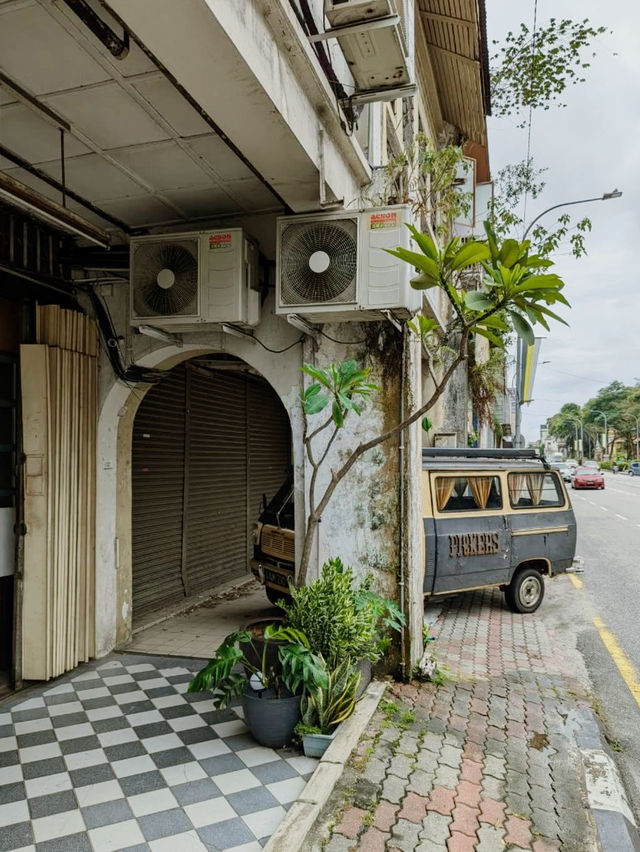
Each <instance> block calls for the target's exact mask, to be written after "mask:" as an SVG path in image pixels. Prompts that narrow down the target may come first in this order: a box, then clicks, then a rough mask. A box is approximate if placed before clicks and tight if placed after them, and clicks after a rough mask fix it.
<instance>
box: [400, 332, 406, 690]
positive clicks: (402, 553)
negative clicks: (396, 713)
mask: <svg viewBox="0 0 640 852" xmlns="http://www.w3.org/2000/svg"><path fill="white" fill-rule="evenodd" d="M406 353H407V327H406V325H403V326H402V369H401V372H400V405H399V409H400V422H401V423H402V421H403V420H404V417H405V405H404V396H405V372H406V368H407V354H406ZM404 442H405V430H404V429H402V431H401V432H400V446H399V447H398V474H399V476H398V479H399V489H400V495H399V498H400V499H399V501H398V502H399V509H398V526H399V542H398V543H399V551H400V579H399V581H398V585H399V586H400V611H401V612H402V613H403V615H405V612H404V605H405V572H406V564H405V563H406V558H405V555H406V547H405V522H404V518H405V499H404V488H405V484H404V468H405V464H404V460H405V454H404V449H405V446H404ZM405 618H406V615H405ZM406 620H407V621H408V619H406ZM405 634H406V627H402V629H401V632H400V654H401V657H400V669H401V672H402V679H403V680H404V679H405V678H406V674H407V650H406V641H405V640H406V635H405Z"/></svg>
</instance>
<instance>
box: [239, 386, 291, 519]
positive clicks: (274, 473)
mask: <svg viewBox="0 0 640 852" xmlns="http://www.w3.org/2000/svg"><path fill="white" fill-rule="evenodd" d="M248 408H249V417H248V427H247V428H248V432H249V525H251V524H252V523H253V522H254V521H256V520H257V518H258V515H259V513H260V508H261V505H262V496H263V494H266V495H267V499H268V500H270V499H271V498H272V497H273V496H274V494H275V493H276V492H277V490H278V489H279V488H280V486H281V485H282V483H283V481H284V479H285V476H286V472H287V466H288V465H289V464H290V463H291V427H290V425H289V417H288V415H287V412H286V410H285V408H284V406H283V405H282V403H281V402H280V399H279V398H278V396H277V395H276V393H275V392H274V391H273V390H272V389H271V388H270V387H269V385H266V384H262V383H260V384H259V383H258V382H250V384H249V396H248Z"/></svg>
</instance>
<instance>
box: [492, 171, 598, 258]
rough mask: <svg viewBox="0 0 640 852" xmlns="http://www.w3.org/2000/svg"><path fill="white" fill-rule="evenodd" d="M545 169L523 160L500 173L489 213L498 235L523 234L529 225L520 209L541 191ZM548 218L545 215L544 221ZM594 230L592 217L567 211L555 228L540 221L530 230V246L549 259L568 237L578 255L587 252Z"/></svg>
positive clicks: (577, 256) (557, 220) (501, 236)
mask: <svg viewBox="0 0 640 852" xmlns="http://www.w3.org/2000/svg"><path fill="white" fill-rule="evenodd" d="M545 171H546V169H536V168H535V167H534V165H533V159H529V160H528V161H526V160H523V161H522V162H520V163H514V164H511V165H508V166H505V167H504V168H503V169H500V171H499V172H498V173H497V175H496V178H495V182H494V186H495V192H494V195H493V198H492V200H491V203H490V208H489V213H490V219H491V225H492V228H493V230H494V232H495V234H496V236H497V237H498V238H500V239H504V238H506V237H508V236H509V235H511V234H522V233H524V231H525V228H526V224H525V221H524V219H523V218H522V216H521V215H520V214H519V212H518V211H520V210H522V209H523V201H524V199H525V198H532V199H536V198H538V196H540V195H541V194H542V191H543V190H544V188H545V183H544V181H543V180H542V175H543V174H544V172H545ZM548 221H549V219H548V218H547V217H545V222H548ZM590 230H591V219H589V218H588V217H584V218H582V219H580V220H578V221H577V222H575V223H574V222H573V220H572V218H571V216H570V215H569V214H568V213H566V212H565V213H562V214H561V215H560V216H558V217H557V219H556V221H555V224H554V225H553V226H552V227H549V226H548V225H545V224H543V223H541V222H538V223H537V224H536V225H535V226H534V227H533V228H532V230H531V234H530V239H531V245H532V246H534V249H535V252H536V253H537V254H538V255H540V256H541V257H542V258H546V257H547V256H548V255H550V254H551V253H552V252H554V251H557V250H558V248H559V246H560V244H561V243H562V241H563V240H564V239H565V238H566V237H567V236H568V238H569V244H570V246H571V253H572V254H573V255H574V257H576V258H579V257H582V256H583V255H584V254H586V249H585V236H586V234H587V232H588V231H590Z"/></svg>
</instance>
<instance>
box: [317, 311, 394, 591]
mask: <svg viewBox="0 0 640 852" xmlns="http://www.w3.org/2000/svg"><path fill="white" fill-rule="evenodd" d="M325 330H326V333H327V334H330V335H331V336H332V337H334V338H336V339H338V340H340V339H341V340H350V341H356V340H357V341H361V342H360V343H359V344H357V345H355V346H353V345H352V346H341V345H339V344H336V343H333V342H332V341H330V340H328V339H327V338H321V343H320V346H319V347H317V346H316V345H315V344H313V343H311V342H309V343H308V344H307V346H306V350H307V352H306V353H305V360H308V361H309V362H311V363H314V364H316V365H318V366H321V367H324V366H327V365H328V364H329V363H331V362H332V361H336V360H344V359H346V358H353V359H355V360H356V361H357V362H358V363H359V364H360V365H362V366H365V365H366V366H369V367H371V381H372V382H373V383H374V384H376V385H378V386H379V388H380V391H379V392H377V393H376V394H375V395H374V396H373V397H372V399H371V400H370V401H369V402H367V403H365V404H364V410H363V412H362V416H361V417H357V415H354V414H353V413H352V414H350V415H349V416H348V418H347V420H346V422H345V427H344V429H343V430H342V431H341V433H340V437H339V438H338V439H337V440H336V441H335V443H334V445H333V446H332V447H331V450H330V452H329V455H328V457H327V459H326V462H325V464H324V465H323V468H322V470H321V471H320V474H319V477H318V485H317V488H316V504H317V501H318V500H319V499H320V497H321V496H322V494H323V492H324V488H325V487H326V485H327V483H328V481H329V478H330V472H331V470H332V469H334V470H335V469H338V468H339V467H340V466H341V465H342V464H343V463H344V462H345V461H346V459H347V458H348V456H349V455H350V452H351V450H353V449H354V448H355V447H356V446H357V445H358V444H359V443H363V442H365V441H368V440H370V439H371V438H373V437H375V436H376V435H378V434H380V433H382V432H384V431H385V430H386V429H388V428H390V427H391V426H394V425H395V424H396V423H397V422H398V417H399V387H400V366H401V347H400V336H399V334H398V332H397V331H396V330H395V329H394V328H393V326H391V325H390V324H389V323H362V324H360V323H350V324H348V325H346V324H342V325H338V324H334V325H327V326H325ZM323 417H326V413H325V412H323V413H321V414H319V415H316V416H315V418H313V419H312V420H311V421H310V423H311V427H312V428H313V425H314V424H315V423H316V422H317V423H320V422H322V418H323ZM304 470H305V475H304V481H305V483H308V482H309V478H310V474H311V467H310V465H309V463H308V462H307V461H306V459H305V462H304ZM398 487H399V468H398V440H397V439H392V440H390V441H387V442H385V443H384V444H381V445H379V446H378V447H375V448H374V449H372V450H370V451H368V452H367V453H365V455H364V456H362V457H361V458H360V459H359V460H358V461H357V462H356V464H355V465H354V467H353V468H352V469H351V470H350V471H349V473H348V474H347V476H346V477H345V479H344V480H343V481H342V482H341V483H340V484H339V485H338V487H337V488H336V491H335V493H334V495H333V498H332V500H331V502H330V503H329V505H328V507H327V509H326V511H325V513H324V515H323V518H322V522H321V524H320V532H319V534H318V536H317V539H316V548H315V552H316V554H317V556H316V566H315V567H316V569H317V568H318V567H320V566H321V565H322V563H323V562H324V561H325V560H326V559H328V558H329V557H331V556H340V558H341V559H342V560H343V561H344V562H346V563H348V564H350V565H352V566H353V568H354V571H355V573H356V574H357V575H359V576H361V577H362V576H364V575H366V574H367V573H368V572H369V571H373V572H374V573H375V574H376V579H377V582H378V584H379V588H380V590H381V591H384V593H385V594H387V595H392V596H395V578H396V573H397V567H398ZM305 501H306V502H307V504H308V493H307V494H305Z"/></svg>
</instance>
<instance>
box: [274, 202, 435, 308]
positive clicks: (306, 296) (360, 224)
mask: <svg viewBox="0 0 640 852" xmlns="http://www.w3.org/2000/svg"><path fill="white" fill-rule="evenodd" d="M410 222H411V211H410V208H409V206H408V205H398V206H393V207H378V208H375V209H371V210H365V211H362V212H353V213H352V212H350V211H347V210H343V211H339V212H331V213H317V214H306V215H302V216H286V217H281V218H280V219H278V240H277V270H276V313H278V314H298V315H299V316H304V317H306V318H307V319H309V320H310V321H312V322H338V321H347V320H354V321H362V320H379V319H380V318H381V313H380V312H381V311H383V310H391V311H393V312H394V313H396V314H397V315H398V316H400V317H408V316H411V315H412V314H413V313H415V311H417V310H418V309H419V308H420V307H421V305H422V292H421V291H419V290H414V289H413V288H412V287H411V283H410V281H411V278H413V277H414V276H415V271H414V269H413V267H412V266H410V265H409V264H407V263H405V262H403V261H401V260H399V259H398V258H396V257H394V256H393V255H390V254H387V252H385V251H384V249H387V248H396V247H397V246H403V247H405V248H409V240H410V236H411V235H410V233H409V229H408V228H407V227H406V225H407V224H408V223H410Z"/></svg>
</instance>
